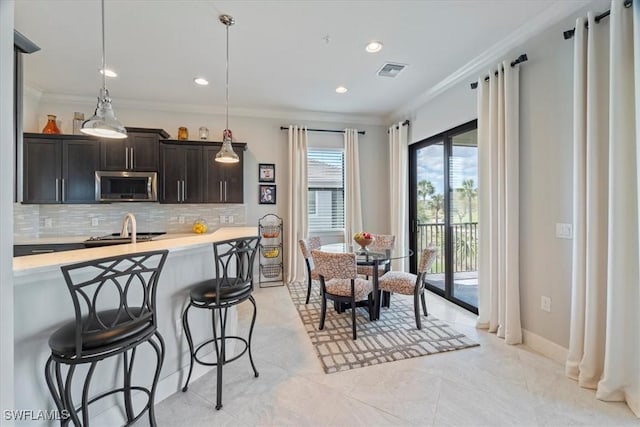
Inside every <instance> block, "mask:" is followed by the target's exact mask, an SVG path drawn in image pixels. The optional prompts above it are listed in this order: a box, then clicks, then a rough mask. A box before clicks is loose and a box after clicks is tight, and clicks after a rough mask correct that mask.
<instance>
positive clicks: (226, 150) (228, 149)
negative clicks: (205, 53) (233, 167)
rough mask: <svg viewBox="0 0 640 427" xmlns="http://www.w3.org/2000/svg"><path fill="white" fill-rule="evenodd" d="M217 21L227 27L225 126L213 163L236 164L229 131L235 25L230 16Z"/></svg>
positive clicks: (236, 160)
mask: <svg viewBox="0 0 640 427" xmlns="http://www.w3.org/2000/svg"><path fill="white" fill-rule="evenodd" d="M218 19H220V22H222V23H223V24H224V25H225V26H226V27H227V121H226V124H227V126H226V128H225V130H224V132H223V133H222V147H221V148H220V151H218V153H217V154H216V158H215V161H216V162H220V163H238V162H239V161H240V157H238V155H237V154H236V153H235V152H234V151H233V146H232V145H231V131H230V130H229V27H230V26H231V25H233V24H235V23H236V21H235V20H234V19H233V16H230V15H220V16H219V17H218Z"/></svg>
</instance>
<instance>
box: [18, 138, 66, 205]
mask: <svg viewBox="0 0 640 427" xmlns="http://www.w3.org/2000/svg"><path fill="white" fill-rule="evenodd" d="M23 161H24V164H23V174H24V176H23V181H24V183H23V203H42V204H44V203H62V192H61V188H60V186H61V184H62V167H61V165H62V145H61V140H58V139H45V138H41V139H40V138H25V139H24V146H23Z"/></svg>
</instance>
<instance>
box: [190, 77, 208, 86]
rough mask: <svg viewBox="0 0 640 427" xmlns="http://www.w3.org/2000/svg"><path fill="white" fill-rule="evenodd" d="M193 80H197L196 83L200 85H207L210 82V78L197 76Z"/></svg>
mask: <svg viewBox="0 0 640 427" xmlns="http://www.w3.org/2000/svg"><path fill="white" fill-rule="evenodd" d="M193 81H194V82H195V84H197V85H200V86H206V85H208V84H209V80H207V79H205V78H203V77H196V78H195V79H193Z"/></svg>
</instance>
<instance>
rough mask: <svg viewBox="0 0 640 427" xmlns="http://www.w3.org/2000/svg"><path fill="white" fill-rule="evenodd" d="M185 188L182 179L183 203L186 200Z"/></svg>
mask: <svg viewBox="0 0 640 427" xmlns="http://www.w3.org/2000/svg"><path fill="white" fill-rule="evenodd" d="M186 188H187V186H186V185H185V183H184V179H183V180H182V201H183V202H184V201H185V200H186V198H187V190H186Z"/></svg>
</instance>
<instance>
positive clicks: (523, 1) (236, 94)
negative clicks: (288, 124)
mask: <svg viewBox="0 0 640 427" xmlns="http://www.w3.org/2000/svg"><path fill="white" fill-rule="evenodd" d="M584 3H586V1H582V0H576V1H573V0H554V1H552V0H500V1H498V0H490V1H489V0H466V1H454V0H450V1H418V0H414V1H403V0H395V1H387V0H375V1H364V0H362V1H355V0H351V1H335V0H334V1H331V0H324V1H319V0H318V1H313V0H304V1H301V0H298V1H284V0H278V1H276V0H262V1H204V0H201V1H192V0H106V3H105V19H106V44H107V46H106V47H107V67H108V68H111V69H114V70H116V71H117V72H118V74H119V76H118V77H117V78H115V79H108V82H107V85H108V87H109V89H110V92H111V97H112V98H113V100H114V107H115V108H116V110H117V105H118V101H119V100H120V101H123V100H131V101H139V102H154V103H156V102H157V103H165V104H166V103H169V104H181V105H190V106H202V107H203V108H204V107H211V106H214V107H224V104H225V102H224V100H225V98H224V82H225V27H224V25H223V24H221V23H220V22H219V21H218V15H219V14H220V13H228V14H231V15H232V16H233V17H234V18H235V19H236V24H235V25H234V26H232V27H231V28H230V30H229V34H230V105H231V107H230V109H231V110H232V113H233V109H234V108H244V109H256V110H268V109H274V110H281V111H282V110H284V111H290V110H292V111H313V112H329V113H340V114H358V115H363V116H378V117H386V116H388V115H390V114H392V113H393V112H394V111H397V110H398V109H400V108H402V107H403V106H406V105H407V104H409V103H411V102H412V101H414V100H415V99H416V98H418V97H420V96H421V95H424V94H425V93H428V92H429V91H430V90H432V89H433V88H434V87H436V86H437V85H438V84H439V83H441V82H442V81H443V79H446V78H447V76H450V75H451V74H452V73H454V72H455V71H456V70H459V69H461V67H462V68H464V66H465V64H469V63H472V62H473V61H474V60H476V62H477V58H478V57H479V56H481V55H482V54H483V53H486V52H487V51H488V50H490V49H491V48H492V47H495V46H502V47H503V48H504V47H507V48H508V47H509V45H508V42H509V38H510V37H511V38H514V34H518V32H519V31H520V32H522V31H521V29H522V28H525V27H527V25H529V24H530V23H531V22H533V21H536V19H537V21H538V24H537V25H538V27H540V22H541V21H542V22H544V21H549V20H554V19H555V20H559V19H562V18H563V17H564V16H555V15H554V13H555V14H556V15H557V14H558V13H560V14H561V13H564V14H565V15H566V14H567V13H570V12H571V11H573V10H575V9H577V8H578V7H580V6H582V5H583V4H584ZM559 6H560V7H559ZM556 11H560V12H557V13H556ZM549 16H551V17H550V18H549ZM15 26H16V29H17V30H18V31H20V32H21V33H22V34H24V35H25V36H26V37H28V38H29V39H30V40H32V41H33V42H34V43H36V44H37V45H38V46H40V48H41V51H39V52H37V53H34V54H32V55H26V56H25V61H24V63H25V82H26V84H27V85H29V86H31V87H33V88H35V89H38V90H40V91H42V92H43V93H44V94H55V95H60V94H63V95H74V96H84V97H91V98H95V97H96V96H97V94H98V90H99V88H100V85H101V76H100V74H99V73H98V69H99V68H100V61H101V52H100V2H99V1H97V0H17V1H16V7H15ZM326 36H329V43H327V42H326V41H325V39H324V38H325V37H326ZM370 40H380V41H382V42H383V43H384V48H383V50H382V51H381V52H380V53H378V54H368V53H366V52H365V50H364V47H365V44H366V43H367V42H368V41H370ZM387 61H390V62H398V63H403V64H408V67H407V68H406V69H405V70H404V71H403V72H402V73H400V75H399V76H398V77H397V78H395V79H390V78H384V77H378V76H377V75H376V72H377V70H378V69H379V68H380V67H381V66H382V65H383V64H384V63H385V62H387ZM196 76H203V77H206V78H207V79H208V80H209V81H210V82H211V84H210V85H209V86H207V87H199V86H196V85H194V83H193V78H194V77H196ZM339 85H344V86H346V87H347V88H348V89H349V91H348V93H346V94H344V95H339V94H336V93H335V88H336V87H337V86H339Z"/></svg>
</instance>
